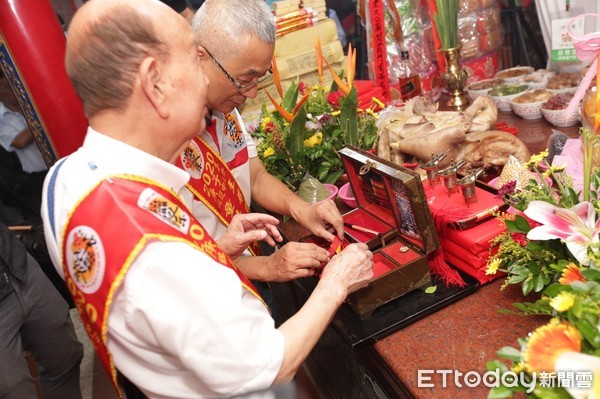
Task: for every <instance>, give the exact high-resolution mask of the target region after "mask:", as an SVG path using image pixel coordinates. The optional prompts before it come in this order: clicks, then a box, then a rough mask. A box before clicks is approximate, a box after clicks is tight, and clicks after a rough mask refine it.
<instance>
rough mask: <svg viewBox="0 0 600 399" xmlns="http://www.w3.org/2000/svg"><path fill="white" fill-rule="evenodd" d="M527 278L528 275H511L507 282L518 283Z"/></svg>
mask: <svg viewBox="0 0 600 399" xmlns="http://www.w3.org/2000/svg"><path fill="white" fill-rule="evenodd" d="M526 278H527V276H518V275H517V276H510V277H509V278H508V279H507V280H506V283H507V284H517V283H520V282H521V281H523V280H525V279H526Z"/></svg>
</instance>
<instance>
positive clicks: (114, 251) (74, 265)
mask: <svg viewBox="0 0 600 399" xmlns="http://www.w3.org/2000/svg"><path fill="white" fill-rule="evenodd" d="M106 209H110V217H109V218H107V215H106V212H103V210H106ZM62 238H63V241H62V242H63V247H62V254H63V272H64V275H65V281H66V283H67V287H68V288H69V291H70V293H71V295H72V296H73V299H74V301H75V305H76V306H77V309H78V310H79V313H80V314H81V318H82V320H83V322H84V325H85V328H86V330H87V332H88V335H89V336H90V338H91V341H92V343H93V344H94V347H95V348H96V351H97V353H98V357H99V359H100V360H101V361H102V364H103V365H104V367H105V369H106V371H107V373H108V375H109V376H111V377H112V380H113V384H114V385H115V389H116V390H117V392H118V393H119V394H120V392H119V389H118V386H117V382H116V369H115V367H114V364H113V362H112V356H111V355H110V353H109V352H108V349H107V347H106V332H107V320H108V313H109V310H110V306H111V303H112V297H113V294H114V292H115V290H116V289H117V287H118V286H119V285H120V283H121V282H122V281H123V279H124V277H125V274H126V273H127V271H128V270H129V267H130V266H131V264H132V263H133V262H134V261H135V259H136V257H137V256H138V255H139V254H140V252H141V251H143V249H144V248H145V247H146V245H148V244H149V243H152V242H155V241H177V242H185V243H188V244H189V245H191V246H192V247H194V248H196V249H197V250H199V251H202V252H203V253H205V254H206V255H207V256H209V257H210V258H212V259H214V260H215V261H217V262H218V263H220V264H222V265H223V266H224V267H229V268H231V269H233V270H234V271H235V272H236V273H237V275H238V277H239V278H240V280H241V283H242V285H243V286H244V287H245V288H246V289H247V290H249V291H250V292H251V293H252V294H253V295H254V296H256V297H257V298H259V299H260V300H261V301H262V298H261V297H260V294H259V293H258V291H257V290H256V288H255V287H254V286H253V285H252V283H251V282H250V281H249V280H248V279H247V278H246V276H244V275H243V274H242V272H240V271H239V270H238V269H237V268H236V267H235V265H234V264H233V262H231V260H230V259H229V257H228V256H227V255H226V254H225V253H224V252H223V251H222V250H221V248H220V247H219V246H218V244H217V243H216V242H215V241H214V240H213V239H212V238H211V237H210V235H208V234H207V233H206V231H205V230H204V228H203V227H202V226H201V225H200V223H199V222H198V221H197V220H196V219H195V218H194V216H193V215H192V214H191V212H190V211H189V210H188V208H187V207H186V206H185V205H184V203H183V202H182V201H181V199H180V198H179V197H178V196H177V195H176V194H175V193H174V192H172V191H170V190H169V189H167V188H166V187H163V186H160V185H158V184H157V183H156V182H153V181H150V180H145V179H141V178H139V177H134V176H125V175H119V176H115V177H111V178H109V179H105V180H103V181H101V182H100V183H99V184H98V185H97V186H96V187H95V188H94V189H93V190H92V191H91V192H90V193H89V194H88V195H87V196H85V197H84V198H83V199H82V200H81V201H80V202H79V204H78V205H77V207H76V209H75V210H74V211H73V212H72V214H71V216H70V218H69V220H68V223H67V226H66V228H65V230H64V232H63V237H62Z"/></svg>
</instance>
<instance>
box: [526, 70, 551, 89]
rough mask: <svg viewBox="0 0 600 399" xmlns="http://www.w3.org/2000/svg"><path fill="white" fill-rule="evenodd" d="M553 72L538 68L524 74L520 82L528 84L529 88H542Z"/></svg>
mask: <svg viewBox="0 0 600 399" xmlns="http://www.w3.org/2000/svg"><path fill="white" fill-rule="evenodd" d="M554 74H555V72H552V71H548V70H547V69H538V70H537V71H534V72H531V73H530V74H528V75H525V76H524V77H523V79H522V81H521V83H523V84H526V85H529V88H531V89H543V88H545V87H546V84H547V83H548V80H549V79H550V78H551V77H552V76H554Z"/></svg>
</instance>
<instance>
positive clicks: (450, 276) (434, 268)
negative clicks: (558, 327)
mask: <svg viewBox="0 0 600 399" xmlns="http://www.w3.org/2000/svg"><path fill="white" fill-rule="evenodd" d="M428 260H429V269H430V270H431V273H432V274H433V275H434V276H436V277H438V278H441V279H442V281H443V282H444V284H446V286H450V285H458V286H459V287H464V286H466V285H467V283H465V280H463V279H462V277H461V276H460V274H459V273H458V272H457V271H456V270H454V269H452V268H451V267H450V265H449V264H448V263H447V262H446V258H445V257H444V251H442V249H441V248H439V249H437V250H435V251H434V252H432V253H430V254H429V255H428Z"/></svg>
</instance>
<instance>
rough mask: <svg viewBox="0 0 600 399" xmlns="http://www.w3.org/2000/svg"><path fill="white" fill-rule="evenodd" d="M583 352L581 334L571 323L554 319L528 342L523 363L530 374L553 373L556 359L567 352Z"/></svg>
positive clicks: (539, 329) (538, 330) (533, 334)
mask: <svg viewBox="0 0 600 399" xmlns="http://www.w3.org/2000/svg"><path fill="white" fill-rule="evenodd" d="M580 351H581V334H580V333H579V331H578V330H577V329H576V328H575V327H573V325H572V324H570V323H561V322H560V321H559V320H558V319H553V320H551V321H550V323H549V324H546V325H545V326H542V327H539V328H538V329H537V330H535V331H534V332H533V333H531V336H530V337H529V339H528V340H527V346H526V348H525V350H523V362H524V363H525V367H526V368H527V370H529V371H530V372H553V371H554V363H555V362H556V359H557V358H558V357H559V356H560V355H561V354H563V353H565V352H580Z"/></svg>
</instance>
